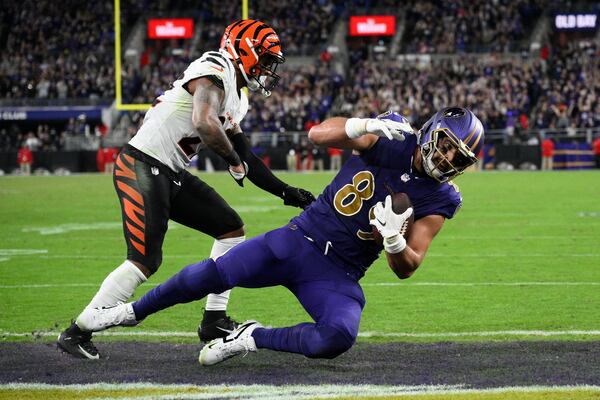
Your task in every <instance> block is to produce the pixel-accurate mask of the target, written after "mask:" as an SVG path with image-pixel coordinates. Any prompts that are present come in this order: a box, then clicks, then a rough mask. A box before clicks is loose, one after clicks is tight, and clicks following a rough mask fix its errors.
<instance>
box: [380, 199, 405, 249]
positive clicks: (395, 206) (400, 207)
mask: <svg viewBox="0 0 600 400" xmlns="http://www.w3.org/2000/svg"><path fill="white" fill-rule="evenodd" d="M411 206H412V203H411V202H410V198H409V197H408V195H407V194H406V193H403V192H398V193H394V194H392V210H394V212H395V213H396V214H402V213H403V212H404V211H406V210H407V209H408V208H409V207H411ZM414 222H415V213H414V210H413V213H412V214H411V215H410V217H409V218H408V220H407V221H406V222H405V223H404V225H403V226H402V229H400V233H401V234H402V236H404V238H405V239H406V240H408V238H409V237H410V232H411V230H412V226H413V224H414ZM373 238H374V239H375V243H377V244H378V245H379V246H383V237H382V236H381V234H380V233H379V231H378V230H377V228H375V227H373Z"/></svg>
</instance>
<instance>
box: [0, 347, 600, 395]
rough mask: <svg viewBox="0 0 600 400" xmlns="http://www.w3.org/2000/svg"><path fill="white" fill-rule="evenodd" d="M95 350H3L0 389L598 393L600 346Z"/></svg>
mask: <svg viewBox="0 0 600 400" xmlns="http://www.w3.org/2000/svg"><path fill="white" fill-rule="evenodd" d="M98 347H99V349H100V350H101V351H102V352H103V354H104V355H105V358H104V359H101V360H99V361H89V360H81V359H74V358H72V357H70V356H67V355H65V354H62V353H60V352H59V351H58V350H57V349H56V347H55V345H54V344H50V343H2V344H0V383H7V382H35V383H51V384H75V383H97V382H113V383H114V382H153V383H163V384H169V383H189V384H195V385H209V384H274V385H283V384H319V383H332V384H333V383H335V384H367V383H368V384H390V385H424V384H435V385H440V384H447V385H460V384H464V385H466V386H467V387H476V388H488V387H500V386H513V385H515V386H529V385H583V384H587V385H600V341H598V342H550V341H543V342H492V343H489V342H487V343H434V344H411V343H384V344H367V343H359V344H357V345H356V346H354V347H353V348H352V349H351V350H350V351H349V352H347V353H346V354H344V355H342V356H340V357H338V358H337V359H335V360H310V359H307V358H305V357H303V356H300V355H296V354H286V353H277V352H272V351H268V350H261V351H260V352H258V353H256V354H254V353H252V354H248V356H247V357H245V358H242V357H238V358H234V359H231V360H228V361H226V362H224V363H222V364H219V365H216V366H212V367H202V366H200V364H198V361H197V356H198V351H199V346H197V345H189V344H185V345H184V344H166V343H165V344H162V343H136V342H122V343H121V342H112V343H102V342H100V343H98Z"/></svg>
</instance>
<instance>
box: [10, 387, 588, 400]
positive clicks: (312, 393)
mask: <svg viewBox="0 0 600 400" xmlns="http://www.w3.org/2000/svg"><path fill="white" fill-rule="evenodd" d="M0 389H2V390H14V391H16V392H18V391H29V390H40V391H45V390H65V391H73V392H75V391H107V392H109V393H107V395H108V396H110V395H111V393H110V391H119V392H122V391H124V390H148V391H150V393H148V394H147V395H136V396H131V397H119V399H136V400H140V399H144V400H145V399H155V398H173V396H176V398H178V399H210V398H215V397H218V398H220V399H237V398H247V399H257V400H269V399H308V398H315V397H319V398H322V397H324V398H336V397H353V398H362V397H375V396H407V395H410V396H414V395H436V394H438V395H452V394H465V395H468V394H474V395H476V394H486V393H511V392H518V393H543V392H550V391H552V392H564V393H568V392H574V391H591V392H600V386H592V385H580V386H505V387H498V388H491V389H470V388H468V387H466V385H422V386H417V385H415V386H410V385H397V386H393V385H284V386H273V385H231V386H230V385H210V386H197V385H160V384H151V383H136V384H131V383H123V384H109V383H94V384H88V385H48V384H35V383H33V384H31V383H30V384H28V383H9V384H2V385H0ZM152 390H156V391H161V393H160V394H159V393H155V394H152V393H151V391H152ZM194 390H197V392H196V393H194V392H193V391H194ZM164 391H170V392H171V393H169V394H166V393H164ZM107 398H109V397H107ZM110 398H112V397H110Z"/></svg>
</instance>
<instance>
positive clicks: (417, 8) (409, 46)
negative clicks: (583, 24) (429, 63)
mask: <svg viewBox="0 0 600 400" xmlns="http://www.w3.org/2000/svg"><path fill="white" fill-rule="evenodd" d="M545 3H547V1H546V0H519V1H514V0H495V1H489V0H456V1H436V0H425V1H423V0H410V1H408V2H406V4H405V10H406V21H407V26H406V30H405V31H406V37H405V41H404V42H405V43H404V51H405V52H406V53H464V52H507V51H514V50H519V48H518V46H519V41H521V40H522V39H524V38H525V36H526V33H527V32H526V31H527V30H528V29H531V28H532V27H533V26H534V22H535V20H536V19H537V18H538V17H539V15H540V14H541V11H542V8H543V7H544V5H545Z"/></svg>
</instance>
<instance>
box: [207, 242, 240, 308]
mask: <svg viewBox="0 0 600 400" xmlns="http://www.w3.org/2000/svg"><path fill="white" fill-rule="evenodd" d="M244 240H246V236H238V237H234V238H227V239H215V243H214V244H213V247H212V249H211V251H210V258H212V259H213V260H216V259H217V258H219V257H221V256H222V255H223V254H225V253H227V251H228V250H229V249H231V248H232V247H233V246H235V245H236V244H240V243H242V242H243V241H244ZM229 293H231V290H226V291H224V292H223V293H220V294H214V293H211V294H209V295H208V296H206V308H205V309H206V310H207V311H225V310H227V303H228V302H229Z"/></svg>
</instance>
